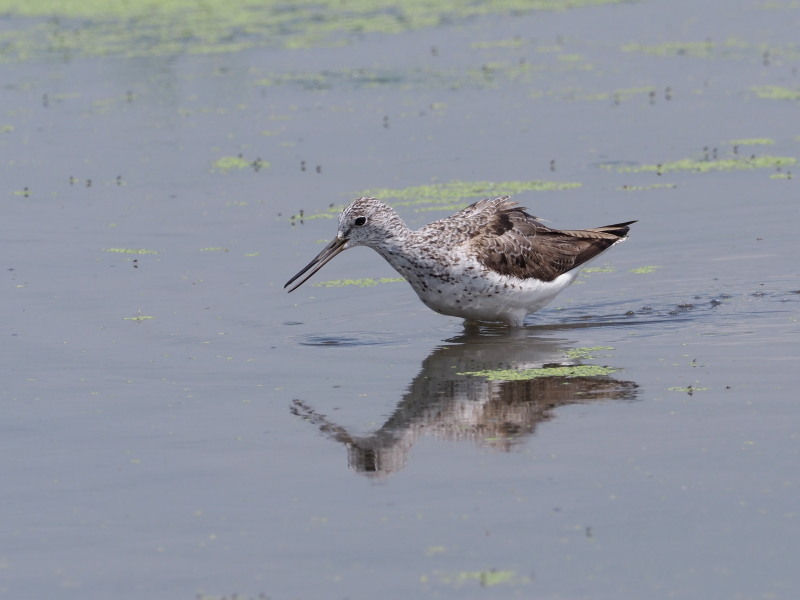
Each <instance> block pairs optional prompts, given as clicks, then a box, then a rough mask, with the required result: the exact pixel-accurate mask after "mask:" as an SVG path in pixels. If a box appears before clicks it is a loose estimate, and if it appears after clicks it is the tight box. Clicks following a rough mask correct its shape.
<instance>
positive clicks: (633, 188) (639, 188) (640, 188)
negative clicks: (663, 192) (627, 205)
mask: <svg viewBox="0 0 800 600" xmlns="http://www.w3.org/2000/svg"><path fill="white" fill-rule="evenodd" d="M677 187H678V185H677V184H676V183H653V184H650V185H623V186H622V187H621V188H617V189H619V190H622V191H624V192H646V191H648V190H660V189H675V188H677Z"/></svg>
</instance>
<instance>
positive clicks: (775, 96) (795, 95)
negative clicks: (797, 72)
mask: <svg viewBox="0 0 800 600" xmlns="http://www.w3.org/2000/svg"><path fill="white" fill-rule="evenodd" d="M750 91H751V92H753V93H754V94H755V95H756V96H758V97H759V98H765V99H767V100H800V91H798V90H796V89H791V88H787V87H783V86H780V85H754V86H752V87H751V88H750Z"/></svg>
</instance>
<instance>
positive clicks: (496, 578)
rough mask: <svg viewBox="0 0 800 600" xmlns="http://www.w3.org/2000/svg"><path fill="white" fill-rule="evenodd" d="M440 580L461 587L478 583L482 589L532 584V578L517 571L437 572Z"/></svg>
mask: <svg viewBox="0 0 800 600" xmlns="http://www.w3.org/2000/svg"><path fill="white" fill-rule="evenodd" d="M436 576H437V577H438V578H439V580H440V581H441V582H442V583H444V584H446V585H456V586H461V585H464V584H467V583H469V582H478V583H480V585H481V586H482V587H492V586H495V585H500V584H506V585H519V584H524V583H530V578H528V577H521V576H519V575H517V573H516V572H515V571H508V570H506V571H501V570H497V569H488V570H486V571H461V572H460V573H442V572H436Z"/></svg>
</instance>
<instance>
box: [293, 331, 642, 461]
mask: <svg viewBox="0 0 800 600" xmlns="http://www.w3.org/2000/svg"><path fill="white" fill-rule="evenodd" d="M569 350H570V343H569V342H566V341H564V340H555V339H548V338H542V337H536V336H535V335H532V333H531V331H530V330H528V331H525V330H516V331H515V330H509V329H507V328H492V327H491V326H480V327H479V328H478V327H472V328H467V329H465V331H464V333H463V335H460V336H458V337H455V338H452V339H450V340H447V343H446V344H445V345H442V346H439V347H437V348H436V349H435V350H434V351H433V352H432V353H431V355H430V356H428V358H426V359H425V361H423V363H422V368H421V369H420V372H419V374H418V375H417V376H416V377H415V378H414V380H413V381H412V382H411V384H410V386H409V389H408V392H407V393H406V394H404V395H403V397H402V399H401V400H400V402H399V403H398V405H397V409H396V410H395V411H394V413H393V414H392V415H391V416H390V417H389V419H388V420H387V421H386V422H385V423H384V424H383V426H382V427H381V428H380V429H378V430H377V431H375V432H373V433H371V434H369V435H366V436H358V435H354V434H351V433H350V432H349V431H348V430H347V429H346V428H345V427H344V426H342V425H339V424H337V423H334V422H333V421H331V420H330V419H329V418H328V417H326V416H325V415H323V414H320V413H319V412H317V411H316V410H315V409H314V408H313V407H312V406H310V405H309V404H308V403H307V402H305V401H303V400H294V402H293V406H292V412H293V413H294V414H295V415H297V416H299V417H302V418H304V419H306V420H307V421H309V422H311V423H313V424H315V425H317V426H318V427H319V429H320V431H321V432H323V433H324V434H325V435H326V436H328V437H330V438H331V439H333V440H336V441H337V442H341V443H342V444H344V445H345V446H346V447H347V459H348V463H349V466H350V468H352V469H353V470H355V471H357V472H359V473H362V474H364V475H368V476H377V477H381V476H386V475H390V474H392V473H395V472H397V471H399V470H401V469H402V468H403V467H404V466H405V464H406V461H407V459H408V455H409V452H410V450H411V447H412V446H413V445H414V443H415V442H416V440H417V439H418V438H419V437H420V436H421V435H423V434H429V435H434V436H436V437H439V438H442V439H451V440H470V441H472V442H474V443H477V444H479V445H481V446H487V447H491V448H493V449H497V450H500V451H508V450H510V449H512V448H513V447H514V445H515V444H519V443H520V442H521V441H522V440H523V439H524V438H525V437H526V436H529V435H531V434H533V432H534V431H535V429H536V426H537V425H538V424H539V423H541V422H542V421H547V420H548V419H550V418H552V416H553V409H554V408H556V407H558V406H562V405H566V404H576V403H585V402H591V401H594V400H632V399H634V398H635V396H636V393H637V385H636V384H635V383H634V382H632V381H625V380H622V379H619V378H618V377H613V376H611V375H608V374H599V375H597V374H582V369H581V368H577V369H572V370H568V369H563V367H567V366H572V367H575V366H577V365H579V364H580V360H578V359H570V358H569V357H570V352H569ZM579 354H580V353H579ZM500 370H510V371H515V372H516V371H525V372H526V373H530V374H531V378H527V379H520V380H513V381H507V380H506V381H503V380H494V379H493V378H492V377H491V376H487V375H485V374H483V375H470V374H468V373H476V372H487V371H489V372H496V371H500ZM564 371H568V374H564ZM588 372H589V373H591V372H592V371H591V369H590V370H588Z"/></svg>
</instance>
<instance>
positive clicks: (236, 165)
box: [211, 155, 269, 173]
mask: <svg viewBox="0 0 800 600" xmlns="http://www.w3.org/2000/svg"><path fill="white" fill-rule="evenodd" d="M268 166H269V163H268V162H267V161H265V160H261V159H260V158H257V159H255V160H247V159H245V158H243V157H242V156H241V155H240V156H223V157H222V158H218V159H217V160H215V161H214V164H213V165H212V166H211V169H212V170H213V171H217V172H219V173H230V172H231V171H241V170H242V169H246V168H247V167H252V169H253V170H254V171H258V170H260V169H263V168H264V167H268Z"/></svg>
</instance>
